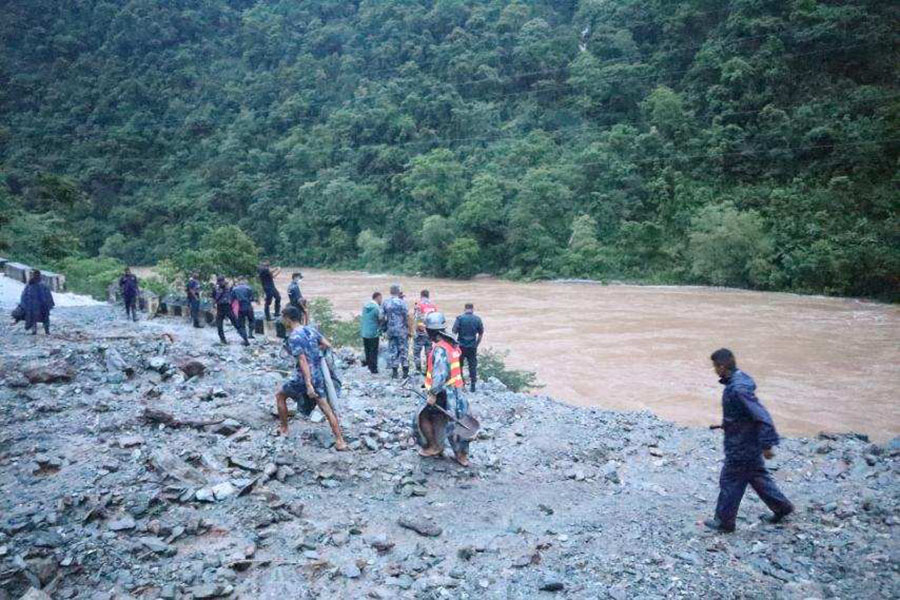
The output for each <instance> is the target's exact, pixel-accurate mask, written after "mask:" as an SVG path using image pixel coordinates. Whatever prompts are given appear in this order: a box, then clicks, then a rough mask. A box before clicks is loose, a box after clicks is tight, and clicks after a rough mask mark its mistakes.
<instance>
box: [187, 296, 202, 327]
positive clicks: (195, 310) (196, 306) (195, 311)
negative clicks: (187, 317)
mask: <svg viewBox="0 0 900 600" xmlns="http://www.w3.org/2000/svg"><path fill="white" fill-rule="evenodd" d="M188 305H189V306H190V307H191V320H192V321H193V322H194V327H200V300H199V299H197V298H188Z"/></svg>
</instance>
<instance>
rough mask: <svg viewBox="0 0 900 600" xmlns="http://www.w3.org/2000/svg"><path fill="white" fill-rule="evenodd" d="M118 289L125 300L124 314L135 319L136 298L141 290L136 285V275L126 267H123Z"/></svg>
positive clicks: (136, 318)
mask: <svg viewBox="0 0 900 600" xmlns="http://www.w3.org/2000/svg"><path fill="white" fill-rule="evenodd" d="M119 290H120V291H121V292H122V299H123V300H124V301H125V315H126V316H127V317H128V318H130V319H132V320H134V321H137V320H138V317H137V299H138V294H140V291H141V290H140V288H139V287H138V278H137V276H136V275H135V274H134V273H132V272H131V269H129V268H128V267H125V273H124V274H123V275H122V276H121V277H120V278H119Z"/></svg>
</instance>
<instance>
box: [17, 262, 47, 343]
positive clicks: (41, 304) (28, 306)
mask: <svg viewBox="0 0 900 600" xmlns="http://www.w3.org/2000/svg"><path fill="white" fill-rule="evenodd" d="M19 306H21V307H22V313H23V314H22V316H23V317H24V319H25V331H26V333H27V332H28V331H31V334H32V335H37V324H38V322H41V323H43V324H44V333H46V334H47V335H50V311H51V310H52V309H53V307H54V306H55V303H54V302H53V292H51V291H50V288H49V287H48V286H47V284H46V283H44V281H43V278H42V277H41V272H40V271H39V270H37V269H35V270H34V271H32V272H31V276H29V278H28V283H27V284H26V285H25V289H23V290H22V296H21V297H20V298H19Z"/></svg>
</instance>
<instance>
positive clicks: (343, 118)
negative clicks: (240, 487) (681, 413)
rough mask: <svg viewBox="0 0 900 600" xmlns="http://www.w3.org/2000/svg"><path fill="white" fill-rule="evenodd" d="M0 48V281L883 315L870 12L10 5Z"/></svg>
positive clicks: (729, 0)
mask: <svg viewBox="0 0 900 600" xmlns="http://www.w3.org/2000/svg"><path fill="white" fill-rule="evenodd" d="M0 37H2V45H3V54H2V57H0V177H2V180H3V182H5V185H0V252H3V253H8V254H11V255H15V256H16V258H22V259H23V260H31V261H33V262H36V263H40V262H41V261H44V262H53V261H60V260H62V259H64V258H66V257H68V256H73V255H77V256H87V257H93V256H97V255H102V256H104V257H110V258H115V259H117V260H120V261H123V262H126V263H130V264H151V263H155V262H157V261H159V260H163V259H167V258H171V259H175V258H176V257H178V256H181V255H184V254H185V253H187V252H195V253H196V252H204V251H203V250H201V249H202V248H206V249H207V250H206V255H205V259H208V260H207V262H210V263H212V262H216V263H217V265H218V263H220V262H221V260H220V259H223V260H224V258H223V256H213V251H212V250H210V248H213V247H219V246H221V245H222V244H226V245H227V244H228V243H230V242H229V240H238V238H237V236H236V234H235V232H234V231H233V230H232V229H228V230H224V229H222V228H223V227H233V228H234V227H236V228H238V229H240V230H241V231H242V232H244V233H245V234H246V236H248V237H249V239H248V240H243V239H240V240H238V241H239V242H240V243H241V244H242V245H243V246H245V247H247V248H251V247H253V246H254V245H255V246H258V247H259V249H260V251H261V252H262V254H263V255H265V256H268V257H271V258H272V259H273V260H277V261H280V262H283V263H291V264H302V265H315V266H334V267H348V268H371V269H384V268H387V269H394V270H403V271H418V272H423V273H428V274H434V275H443V276H454V277H468V276H471V275H473V274H476V273H479V272H488V273H495V274H499V275H503V276H507V277H517V278H549V277H558V276H561V277H592V278H619V279H637V280H650V281H663V282H691V283H709V284H716V285H718V284H727V285H739V286H746V287H752V288H757V289H771V290H794V291H800V292H812V293H831V294H848V295H862V296H872V297H881V298H887V299H894V300H896V299H898V298H900V218H898V212H900V190H898V183H900V180H898V173H900V170H898V164H900V162H898V161H900V93H898V89H900V86H898V78H897V70H896V69H897V65H898V64H900V43H898V42H900V5H898V4H897V3H892V2H883V1H880V0H604V1H600V0H569V1H562V2H561V1H551V0H533V1H529V2H525V1H523V0H511V1H510V0H409V1H405V0H404V1H401V0H317V1H311V0H266V1H265V2H263V1H261V0H193V1H189V0H177V1H172V2H158V1H155V0H128V1H125V0H71V1H68V2H59V1H57V0H31V1H29V2H19V3H8V4H7V5H6V6H5V11H4V18H3V19H2V20H0ZM216 232H218V233H216ZM210 236H212V237H210ZM217 236H218V237H217ZM223 236H224V237H223ZM248 242H249V243H248ZM217 261H218V262H217ZM210 268H212V264H210ZM241 268H243V266H241Z"/></svg>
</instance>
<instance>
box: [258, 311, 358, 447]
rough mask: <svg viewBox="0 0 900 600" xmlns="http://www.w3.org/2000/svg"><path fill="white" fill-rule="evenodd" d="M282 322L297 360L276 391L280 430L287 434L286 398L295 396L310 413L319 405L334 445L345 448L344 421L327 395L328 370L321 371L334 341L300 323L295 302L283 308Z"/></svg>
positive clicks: (282, 433)
mask: <svg viewBox="0 0 900 600" xmlns="http://www.w3.org/2000/svg"><path fill="white" fill-rule="evenodd" d="M281 322H282V323H283V324H284V327H285V330H286V331H287V338H286V339H285V347H287V349H288V351H289V352H290V354H291V357H292V359H293V360H294V375H293V377H292V378H291V379H290V380H288V381H287V382H286V383H285V384H284V385H283V386H282V387H281V389H280V390H278V392H276V393H275V405H276V407H277V408H278V420H279V427H278V431H279V433H280V434H281V435H287V432H288V410H287V399H288V398H293V399H294V400H296V401H297V405H298V408H299V410H301V411H302V412H304V413H306V414H307V415H308V414H309V413H310V412H311V411H312V409H313V408H315V407H316V406H318V407H319V410H321V411H322V414H324V415H325V419H326V420H327V421H328V424H329V425H330V426H331V432H332V433H333V434H334V440H335V441H334V447H335V449H336V450H346V449H347V442H345V441H344V435H343V433H342V431H341V425H340V423H339V422H338V419H337V415H336V414H335V412H334V408H333V407H332V406H331V404H330V403H329V402H328V399H327V394H326V392H325V374H324V373H323V371H322V361H323V360H324V358H323V356H322V352H323V351H324V350H327V349H329V348H331V343H330V342H329V341H328V340H327V339H326V338H324V337H323V336H322V334H320V333H319V332H318V330H317V329H315V328H314V327H311V326H309V325H302V324H301V313H300V311H299V310H297V307H295V306H288V307H287V308H285V309H284V312H282V316H281Z"/></svg>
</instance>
